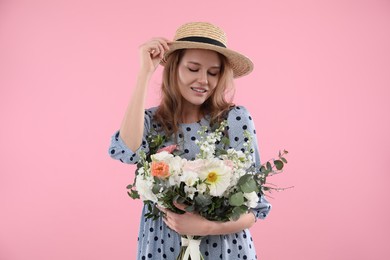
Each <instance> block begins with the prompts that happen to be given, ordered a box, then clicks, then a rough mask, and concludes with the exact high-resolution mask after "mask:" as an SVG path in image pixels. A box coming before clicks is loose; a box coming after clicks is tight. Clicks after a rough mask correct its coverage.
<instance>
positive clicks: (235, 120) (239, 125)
mask: <svg viewBox="0 0 390 260" xmlns="http://www.w3.org/2000/svg"><path fill="white" fill-rule="evenodd" d="M155 111H156V108H150V109H147V110H145V127H144V138H143V141H142V145H141V146H140V147H139V148H138V149H137V150H136V151H131V150H130V149H129V148H128V147H127V146H126V145H125V143H124V142H123V140H122V139H121V138H120V136H119V131H117V132H116V133H115V134H114V135H113V136H112V139H111V145H110V147H109V151H108V152H109V155H110V156H111V157H112V158H114V159H117V160H120V161H121V162H123V163H129V164H135V163H137V162H138V160H139V152H140V151H141V150H144V151H145V152H149V145H148V142H147V140H146V136H147V135H148V134H149V133H150V132H151V131H152V130H155V131H158V130H159V128H160V125H159V124H157V123H156V122H155V121H154V120H153V115H154V113H155ZM227 120H228V131H227V134H228V137H229V139H230V147H232V148H234V149H236V150H242V149H244V148H243V143H244V141H245V140H244V136H243V130H247V131H249V132H250V133H252V134H253V147H252V148H253V158H254V163H255V164H256V165H259V164H260V157H259V151H258V145H257V139H256V130H255V128H254V123H253V120H252V118H251V116H250V114H249V112H248V111H247V109H246V108H245V107H242V106H236V107H234V108H232V109H231V110H230V111H229V114H228V118H227ZM202 126H208V127H209V126H210V125H209V117H207V116H206V117H205V118H202V119H201V120H200V121H199V122H196V123H191V124H181V125H180V129H181V132H180V134H179V136H178V137H179V138H178V146H179V149H180V150H181V151H183V157H185V158H187V159H189V160H191V159H194V158H195V156H196V154H197V153H199V147H198V146H197V145H196V143H195V141H196V140H197V139H198V138H199V135H198V133H197V132H198V130H200V129H201V127H202ZM172 139H173V138H172ZM171 144H173V140H169V141H167V142H166V143H165V144H164V146H168V145H171ZM270 209H271V205H270V204H269V203H268V201H267V200H266V199H265V198H264V197H263V196H259V202H258V204H257V206H256V207H255V208H253V209H252V212H253V214H254V215H255V216H256V219H264V218H265V217H266V216H267V215H268V213H269V211H270ZM147 210H148V209H147V207H144V208H143V210H142V215H141V222H140V229H139V234H138V252H137V259H176V257H177V255H178V254H179V251H180V246H181V241H180V235H179V234H177V233H176V232H175V231H172V230H171V229H169V228H168V227H167V226H166V225H165V223H164V221H163V220H162V219H161V218H159V219H157V220H151V219H146V218H145V217H144V214H145V213H147ZM200 250H201V252H202V254H203V256H204V258H205V260H208V259H209V260H215V259H257V256H256V251H255V248H254V245H253V240H252V237H251V234H250V232H249V230H248V229H245V230H242V231H240V232H238V233H235V234H226V235H217V236H206V237H203V239H202V242H201V244H200Z"/></svg>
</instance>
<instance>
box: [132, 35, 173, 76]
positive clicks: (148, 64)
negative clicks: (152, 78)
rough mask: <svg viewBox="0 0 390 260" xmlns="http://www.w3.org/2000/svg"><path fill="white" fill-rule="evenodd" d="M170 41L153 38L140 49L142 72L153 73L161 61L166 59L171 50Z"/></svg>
mask: <svg viewBox="0 0 390 260" xmlns="http://www.w3.org/2000/svg"><path fill="white" fill-rule="evenodd" d="M169 42H170V41H169V40H168V39H165V38H162V37H159V38H153V39H151V40H150V41H147V42H145V43H144V44H142V45H141V46H140V47H139V50H140V62H141V64H140V65H141V70H142V71H144V72H146V73H153V72H154V71H155V70H156V68H157V67H158V65H159V64H160V61H161V60H162V59H163V58H164V54H165V52H166V51H168V50H169V46H168V43H169Z"/></svg>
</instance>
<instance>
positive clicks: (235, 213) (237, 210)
mask: <svg viewBox="0 0 390 260" xmlns="http://www.w3.org/2000/svg"><path fill="white" fill-rule="evenodd" d="M247 210H248V208H247V206H245V205H242V206H239V207H234V208H233V210H232V213H231V215H230V219H231V220H233V221H236V220H238V219H239V218H240V216H241V215H242V214H244V213H246V212H247Z"/></svg>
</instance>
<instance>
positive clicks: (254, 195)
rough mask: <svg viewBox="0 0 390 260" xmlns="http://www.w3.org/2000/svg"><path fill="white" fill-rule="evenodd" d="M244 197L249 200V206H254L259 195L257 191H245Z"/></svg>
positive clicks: (247, 203)
mask: <svg viewBox="0 0 390 260" xmlns="http://www.w3.org/2000/svg"><path fill="white" fill-rule="evenodd" d="M244 197H245V198H246V199H247V200H248V201H247V202H245V204H246V205H247V206H248V208H254V207H256V206H257V203H258V201H259V197H258V196H257V193H256V192H255V191H252V192H251V193H244Z"/></svg>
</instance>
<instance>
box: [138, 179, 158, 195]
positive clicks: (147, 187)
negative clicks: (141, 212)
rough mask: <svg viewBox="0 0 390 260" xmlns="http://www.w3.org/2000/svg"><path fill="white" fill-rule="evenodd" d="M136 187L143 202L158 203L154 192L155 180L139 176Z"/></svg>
mask: <svg viewBox="0 0 390 260" xmlns="http://www.w3.org/2000/svg"><path fill="white" fill-rule="evenodd" d="M135 186H136V188H137V191H138V193H139V195H140V197H141V199H142V200H143V201H146V200H150V201H153V202H157V200H158V199H157V196H156V194H154V193H153V192H152V187H153V180H152V179H149V178H147V177H144V176H142V175H138V176H137V179H136V183H135Z"/></svg>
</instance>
